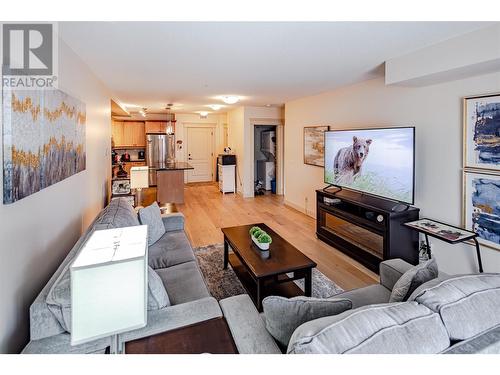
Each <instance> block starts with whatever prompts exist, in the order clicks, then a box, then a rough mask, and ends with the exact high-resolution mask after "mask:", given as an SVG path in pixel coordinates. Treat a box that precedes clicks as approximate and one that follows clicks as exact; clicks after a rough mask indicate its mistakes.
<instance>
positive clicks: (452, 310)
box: [23, 199, 500, 354]
mask: <svg viewBox="0 0 500 375" xmlns="http://www.w3.org/2000/svg"><path fill="white" fill-rule="evenodd" d="M162 221H163V225H164V227H165V234H164V235H163V236H162V237H161V238H160V239H159V240H158V241H157V242H156V243H154V244H153V245H151V246H149V250H148V262H149V266H150V267H151V268H152V269H153V270H154V271H153V270H150V272H155V279H156V285H158V279H160V280H161V282H159V284H160V286H161V284H163V288H164V289H165V291H166V294H168V299H169V300H170V305H169V306H165V307H161V306H159V305H158V306H157V307H156V308H155V307H151V309H150V310H149V311H148V322H147V325H146V327H144V328H141V329H138V330H134V331H130V332H127V333H124V334H121V335H120V336H119V342H120V343H124V342H127V341H130V340H134V339H137V338H141V337H146V336H150V335H153V334H157V333H161V332H165V331H168V330H172V329H175V328H178V327H182V326H186V325H189V324H193V323H196V322H200V321H204V320H208V319H212V318H216V317H221V316H224V317H225V318H226V320H227V322H228V325H229V328H230V330H231V334H232V336H233V338H234V341H235V343H236V346H237V348H238V351H239V352H240V353H242V354H258V353H267V354H281V353H283V352H284V353H290V354H292V353H293V354H295V353H500V313H499V312H500V274H478V275H464V276H455V277H450V276H448V275H444V274H440V275H439V277H438V278H435V279H433V280H431V281H429V282H427V283H425V284H423V285H421V286H420V287H418V288H417V289H416V290H415V291H414V292H413V293H412V294H411V296H409V298H408V301H407V302H397V303H389V299H390V297H391V291H392V290H393V287H394V286H395V285H396V282H397V281H398V280H399V279H400V277H401V276H402V275H403V274H404V273H405V272H406V271H407V270H409V269H410V268H411V267H412V266H411V265H410V264H408V263H406V262H404V261H402V260H400V259H392V260H388V261H385V262H382V263H381V265H380V283H379V284H375V285H370V286H368V287H365V288H360V289H354V290H350V291H346V292H343V293H341V294H338V295H336V296H335V297H336V298H342V299H343V300H344V301H345V300H349V301H350V302H351V303H352V309H349V310H347V311H344V312H342V313H340V314H337V315H331V316H323V317H321V318H318V319H314V320H310V321H306V322H305V323H303V324H301V325H300V326H298V327H297V328H294V330H293V334H292V335H291V338H290V339H289V342H288V345H287V347H283V345H281V347H280V346H278V344H277V341H275V339H274V338H273V337H272V336H271V334H270V333H269V332H268V330H267V329H266V319H265V316H264V315H263V314H259V313H258V311H257V310H256V308H255V306H254V304H253V303H252V301H251V299H250V298H249V296H248V295H239V296H234V297H229V298H226V299H224V300H221V301H220V302H219V303H218V302H217V301H216V300H215V299H214V298H212V297H211V296H210V294H209V292H208V289H207V287H206V285H205V282H204V280H203V277H202V274H201V272H200V270H199V267H198V264H197V261H196V258H195V256H194V253H193V250H192V248H191V245H190V244H189V241H188V238H187V236H186V234H185V232H184V217H183V215H182V214H168V215H164V216H163V217H162ZM134 225H139V220H138V216H137V214H136V212H135V211H134V209H133V208H132V207H131V206H130V205H129V204H128V203H127V202H126V201H125V200H124V199H114V200H112V201H111V203H110V204H109V205H108V206H107V207H105V208H104V209H103V210H102V211H101V212H100V213H99V215H98V216H97V218H96V219H95V220H94V222H93V223H92V224H91V225H90V226H89V229H88V230H87V231H86V232H85V233H84V234H83V235H82V236H81V238H80V239H79V241H78V242H77V243H76V244H75V246H74V247H73V248H72V249H71V251H70V252H69V253H68V255H67V256H66V258H65V259H64V261H63V262H62V264H61V265H60V266H59V268H58V269H57V271H56V272H55V273H54V275H53V276H52V277H51V279H50V280H49V282H48V283H47V285H45V287H44V288H43V289H42V291H41V292H40V294H39V295H38V297H37V298H36V299H35V301H34V302H33V304H32V305H31V307H30V342H29V343H28V345H27V346H26V347H25V348H24V350H23V353H103V352H104V351H105V349H106V348H107V347H108V346H110V339H109V338H103V339H99V340H95V341H93V342H89V343H86V344H82V345H77V346H71V345H70V333H69V332H68V331H69V329H68V327H69V326H70V324H68V316H70V315H71V314H69V312H70V308H71V306H70V303H69V301H70V291H69V281H70V279H69V265H70V264H71V262H72V260H73V259H74V258H75V256H76V255H77V254H78V252H79V250H80V249H81V248H82V246H83V244H84V243H85V241H86V240H87V239H88V238H89V236H90V235H91V234H92V232H93V231H94V230H99V229H108V228H121V227H126V226H134ZM150 287H151V282H150ZM149 305H150V304H149V301H148V306H149ZM152 305H154V304H152ZM342 311H343V310H342Z"/></svg>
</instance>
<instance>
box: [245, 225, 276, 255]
mask: <svg viewBox="0 0 500 375" xmlns="http://www.w3.org/2000/svg"><path fill="white" fill-rule="evenodd" d="M250 236H251V237H252V241H253V242H254V243H255V245H257V247H258V248H259V249H261V250H269V245H270V244H271V242H273V239H272V238H271V236H270V235H269V234H267V233H266V232H264V231H263V230H262V229H260V228H259V227H252V228H251V229H250Z"/></svg>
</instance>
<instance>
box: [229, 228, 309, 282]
mask: <svg viewBox="0 0 500 375" xmlns="http://www.w3.org/2000/svg"><path fill="white" fill-rule="evenodd" d="M253 226H258V227H259V228H261V229H262V230H264V231H266V232H267V233H268V234H269V235H270V236H271V237H272V239H273V242H272V243H271V245H270V247H269V253H267V254H266V252H264V251H262V250H260V249H259V248H258V247H257V246H256V245H255V244H254V243H253V241H252V238H251V237H250V233H249V231H250V228H252V227H253ZM222 232H223V233H224V237H225V239H226V240H227V242H229V245H230V246H231V248H232V249H233V251H234V252H235V253H237V254H238V255H239V257H241V258H242V261H243V262H244V263H245V264H246V266H247V267H248V268H249V269H250V271H251V272H252V273H253V274H254V275H255V276H256V277H257V278H261V277H266V276H272V275H279V274H283V273H287V272H293V271H298V270H303V269H306V268H314V267H316V263H315V262H313V261H312V260H311V259H309V258H308V257H307V256H305V255H304V254H302V253H301V252H300V251H299V250H298V249H297V248H296V247H295V246H293V245H292V244H290V243H289V242H288V241H286V240H285V239H284V238H282V237H281V236H280V235H279V234H277V233H276V232H275V231H273V230H272V229H271V228H269V227H268V226H267V225H266V224H263V223H257V224H250V225H241V226H237V227H228V228H222ZM266 255H269V256H266Z"/></svg>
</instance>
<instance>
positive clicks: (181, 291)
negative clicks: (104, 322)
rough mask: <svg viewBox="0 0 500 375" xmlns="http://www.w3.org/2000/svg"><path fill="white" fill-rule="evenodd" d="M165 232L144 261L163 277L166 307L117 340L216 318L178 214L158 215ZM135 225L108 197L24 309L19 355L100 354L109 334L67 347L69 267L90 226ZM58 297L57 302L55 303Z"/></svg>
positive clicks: (122, 203)
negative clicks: (25, 333)
mask: <svg viewBox="0 0 500 375" xmlns="http://www.w3.org/2000/svg"><path fill="white" fill-rule="evenodd" d="M162 220H163V224H164V226H165V230H166V232H165V234H164V235H163V237H162V238H160V240H159V241H157V242H156V243H155V244H153V245H152V246H150V247H149V252H148V262H149V265H150V266H151V267H152V268H153V269H154V270H155V272H156V273H157V274H158V275H159V277H160V278H161V280H162V281H163V285H164V287H165V289H166V291H167V294H168V297H169V299H170V304H171V305H170V306H167V307H164V308H160V309H156V310H150V311H148V324H147V326H146V327H144V328H141V329H138V330H135V331H131V332H127V333H125V334H122V335H120V337H119V339H120V342H126V341H130V340H133V339H136V338H141V337H145V336H150V335H152V334H156V333H160V332H164V331H168V330H172V329H175V328H178V327H182V326H185V325H188V324H193V323H196V322H200V321H204V320H208V319H212V318H215V317H220V316H222V311H221V309H220V307H219V304H218V303H217V301H216V300H215V299H214V298H213V297H211V296H210V294H209V292H208V289H207V287H206V285H205V281H204V280H203V276H202V275H201V272H200V270H199V267H198V264H197V262H196V258H195V256H194V253H193V250H192V248H191V245H190V243H189V240H188V238H187V236H186V234H185V232H184V217H183V215H182V214H178V213H174V214H167V215H163V216H162ZM134 225H140V223H139V220H138V217H137V214H136V212H135V211H134V209H133V208H132V206H130V204H129V203H127V201H126V200H124V199H122V198H119V199H113V200H112V201H111V202H110V204H109V205H108V206H107V207H105V208H104V209H103V210H102V211H101V212H100V213H99V215H98V216H97V217H96V219H95V220H94V222H93V223H92V224H91V225H90V226H89V228H88V230H87V231H86V232H85V233H84V234H83V235H82V236H81V238H80V239H79V240H78V242H77V243H76V244H75V246H74V247H73V248H72V249H71V251H70V252H69V253H68V255H67V256H66V258H65V259H64V261H63V262H62V264H61V265H60V266H59V268H58V269H57V271H56V272H55V273H54V275H53V276H52V277H51V278H50V280H49V282H48V283H47V284H46V285H45V287H44V288H43V289H42V291H41V292H40V294H39V295H38V297H37V298H36V299H35V301H34V302H33V303H32V305H31V307H30V342H29V343H28V345H27V346H26V347H25V348H24V350H23V353H103V352H104V351H105V349H106V348H107V347H108V346H109V345H110V339H109V338H103V339H100V340H96V341H93V342H90V343H86V344H82V345H77V346H71V345H70V333H69V332H68V328H67V324H66V321H65V316H67V315H68V309H69V308H70V306H69V296H70V294H69V265H70V264H71V262H72V260H73V259H74V258H75V256H76V254H77V253H78V252H79V250H80V249H81V248H82V246H83V244H84V243H85V241H86V240H87V238H88V237H89V236H90V235H91V233H92V232H93V231H94V230H99V229H109V228H122V227H127V226H134ZM61 301H62V302H61Z"/></svg>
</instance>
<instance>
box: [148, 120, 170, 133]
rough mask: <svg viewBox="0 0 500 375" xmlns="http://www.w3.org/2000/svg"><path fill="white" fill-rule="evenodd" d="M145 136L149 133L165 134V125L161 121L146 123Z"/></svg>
mask: <svg viewBox="0 0 500 375" xmlns="http://www.w3.org/2000/svg"><path fill="white" fill-rule="evenodd" d="M145 127H146V134H149V133H162V134H166V133H167V123H166V122H163V121H146V125H145Z"/></svg>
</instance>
